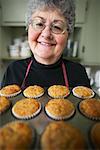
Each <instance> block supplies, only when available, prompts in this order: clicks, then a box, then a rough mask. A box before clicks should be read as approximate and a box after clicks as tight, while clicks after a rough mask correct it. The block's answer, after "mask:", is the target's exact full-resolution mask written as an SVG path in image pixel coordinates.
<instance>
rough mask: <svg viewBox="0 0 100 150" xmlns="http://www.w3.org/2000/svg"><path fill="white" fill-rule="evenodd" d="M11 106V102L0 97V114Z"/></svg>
mask: <svg viewBox="0 0 100 150" xmlns="http://www.w3.org/2000/svg"><path fill="white" fill-rule="evenodd" d="M10 105H11V102H10V101H9V100H8V99H7V98H6V97H3V96H0V114H1V113H3V112H4V111H6V110H7V109H8V108H9V107H10Z"/></svg>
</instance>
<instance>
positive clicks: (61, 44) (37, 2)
mask: <svg viewBox="0 0 100 150" xmlns="http://www.w3.org/2000/svg"><path fill="white" fill-rule="evenodd" d="M73 1H74V0H29V5H28V12H27V21H26V23H27V30H28V42H29V46H30V49H31V51H32V57H30V58H27V59H24V60H18V61H15V62H13V63H12V64H10V65H9V66H8V68H7V71H6V73H5V75H4V78H3V82H2V86H5V85H8V84H14V83H15V84H18V85H20V86H22V87H24V88H25V87H27V86H29V85H34V84H35V85H41V86H43V87H49V86H51V85H54V84H56V85H57V84H60V85H66V86H69V87H75V86H78V85H84V86H87V87H90V83H89V79H88V77H87V74H86V71H85V68H84V67H83V66H82V65H81V64H78V63H73V62H71V61H68V60H65V59H63V58H62V53H63V50H64V48H65V46H66V44H67V40H68V37H69V35H70V33H72V32H73V29H74V23H75V7H74V2H73Z"/></svg>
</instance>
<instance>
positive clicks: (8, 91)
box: [0, 84, 21, 97]
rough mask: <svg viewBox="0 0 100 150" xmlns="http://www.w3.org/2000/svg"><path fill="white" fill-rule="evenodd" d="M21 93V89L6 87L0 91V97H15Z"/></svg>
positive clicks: (14, 86)
mask: <svg viewBox="0 0 100 150" xmlns="http://www.w3.org/2000/svg"><path fill="white" fill-rule="evenodd" d="M20 92H21V88H20V87H19V86H18V85H16V84H13V85H7V86H5V87H3V88H2V89H1V90H0V95H1V96H5V97H12V96H16V95H18V94H19V93H20Z"/></svg>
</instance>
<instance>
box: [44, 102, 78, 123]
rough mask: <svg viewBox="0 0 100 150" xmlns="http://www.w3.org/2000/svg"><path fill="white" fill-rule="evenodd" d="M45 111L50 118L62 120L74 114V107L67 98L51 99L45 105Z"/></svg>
mask: <svg viewBox="0 0 100 150" xmlns="http://www.w3.org/2000/svg"><path fill="white" fill-rule="evenodd" d="M45 112H46V114H47V115H48V116H49V117H51V118H52V119H55V120H63V119H68V118H70V117H71V116H72V115H73V114H74V112H75V107H74V104H73V103H72V102H70V101H69V100H67V99H51V100H50V101H49V102H48V103H47V104H46V106H45Z"/></svg>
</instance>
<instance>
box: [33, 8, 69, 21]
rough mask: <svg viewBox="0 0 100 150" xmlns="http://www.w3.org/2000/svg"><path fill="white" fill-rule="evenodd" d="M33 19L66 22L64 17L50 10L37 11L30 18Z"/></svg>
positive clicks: (56, 11)
mask: <svg viewBox="0 0 100 150" xmlns="http://www.w3.org/2000/svg"><path fill="white" fill-rule="evenodd" d="M34 17H42V18H44V19H48V20H50V21H53V20H61V21H63V22H65V21H66V20H65V18H64V16H63V15H62V14H61V13H60V12H59V11H58V10H51V9H48V10H47V9H42V10H38V11H36V12H34V13H33V15H32V18H34Z"/></svg>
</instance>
